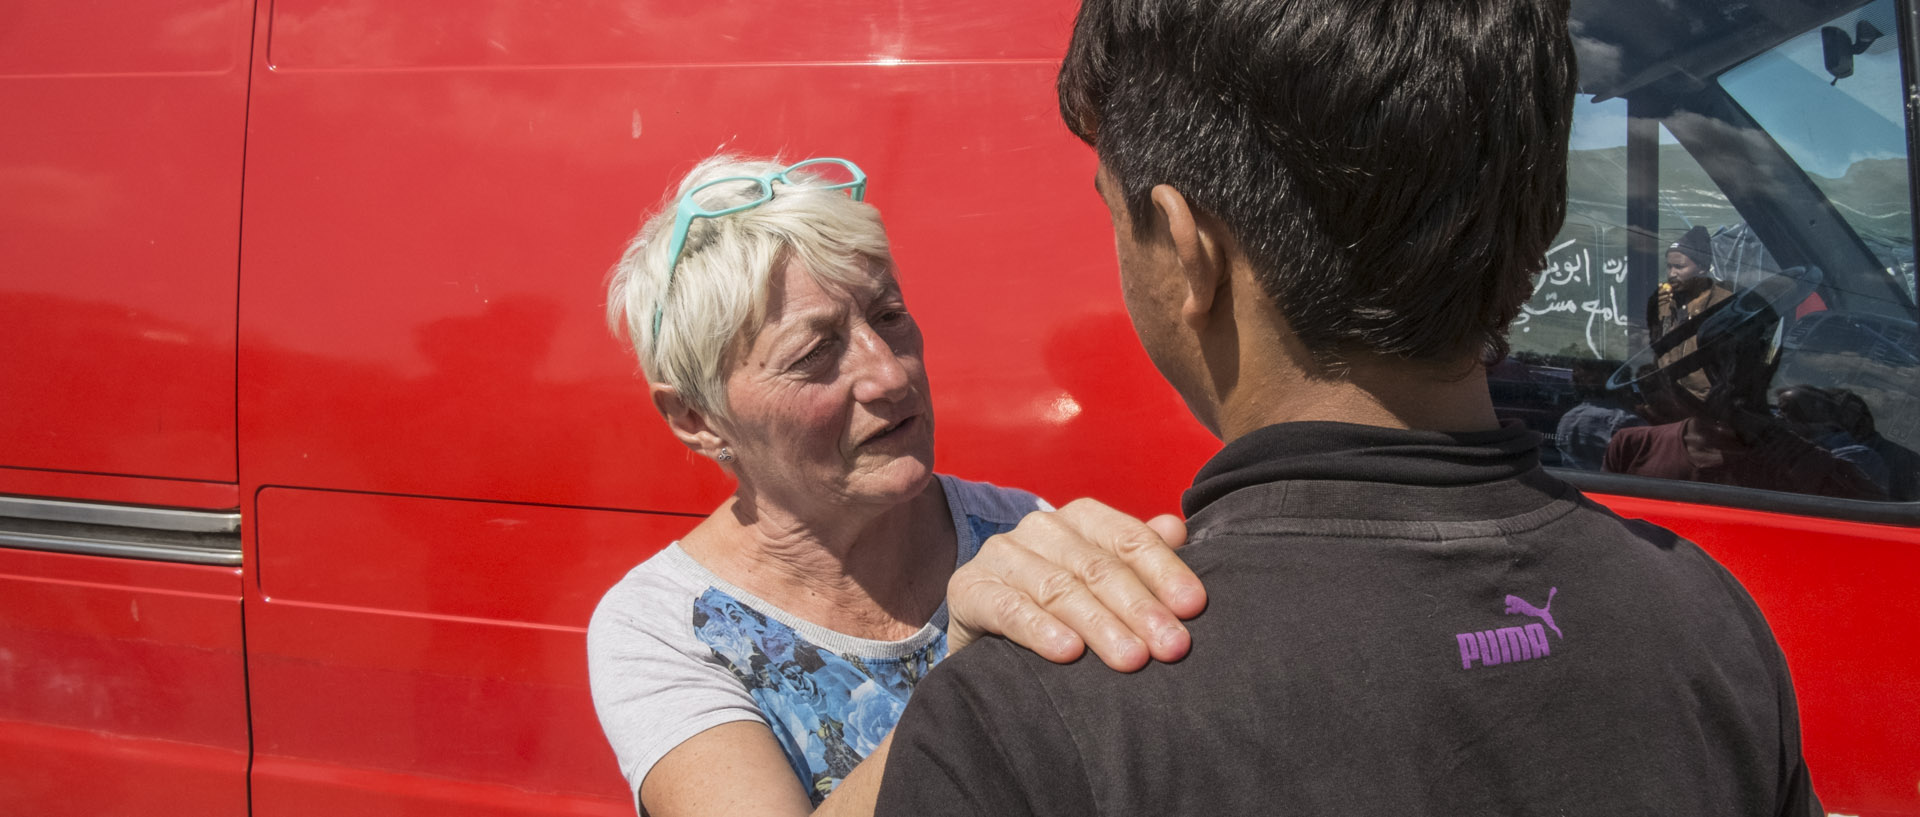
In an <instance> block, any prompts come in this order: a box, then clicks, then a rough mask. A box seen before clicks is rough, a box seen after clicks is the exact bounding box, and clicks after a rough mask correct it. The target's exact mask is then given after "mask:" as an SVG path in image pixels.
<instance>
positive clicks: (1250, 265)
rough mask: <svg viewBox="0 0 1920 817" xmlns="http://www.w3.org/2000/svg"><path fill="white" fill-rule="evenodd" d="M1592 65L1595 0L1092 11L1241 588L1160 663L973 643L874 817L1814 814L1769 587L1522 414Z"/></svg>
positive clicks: (1162, 340) (1066, 69) (1071, 67)
mask: <svg viewBox="0 0 1920 817" xmlns="http://www.w3.org/2000/svg"><path fill="white" fill-rule="evenodd" d="M1575 87H1576V83H1575V76H1574V67H1573V53H1572V46H1571V43H1570V41H1569V36H1568V30H1567V4H1566V2H1564V0H1559V1H1556V0H1452V2H1424V1H1415V0H1086V2H1085V4H1084V6H1083V7H1082V8H1081V11H1080V14H1079V18H1078V20H1077V22H1076V25H1075V30H1074V34H1073V40H1072V43H1071V45H1070V46H1069V49H1068V55H1067V58H1066V62H1065V65H1064V66H1063V67H1062V69H1061V72H1060V79H1059V91H1060V105H1061V110H1062V112H1063V114H1064V115H1065V118H1066V121H1067V124H1068V127H1069V128H1071V129H1072V130H1073V131H1074V133H1076V134H1077V135H1079V136H1080V137H1081V138H1082V139H1084V140H1085V141H1087V142H1088V143H1089V144H1090V145H1092V146H1093V147H1094V149H1095V151H1096V152H1097V153H1098V155H1099V160H1100V166H1099V174H1098V177H1097V181H1096V186H1097V188H1098V190H1099V193H1100V195H1101V197H1102V198H1103V199H1104V200H1105V202H1106V205H1107V207H1108V209H1109V210H1110V212H1111V214H1112V217H1113V229H1114V237H1115V243H1116V245H1117V249H1118V255H1119V266H1120V280H1121V288H1122V291H1123V295H1124V298H1125V301H1126V305H1127V310H1128V312H1129V314H1130V316H1131V318H1132V320H1133V324H1134V328H1135V330H1136V331H1137V333H1138V334H1139V337H1140V341H1141V343H1142V344H1143V345H1144V346H1145V348H1146V350H1147V353H1148V355H1149V356H1150V357H1151V358H1152V359H1153V361H1154V364H1155V365H1156V367H1157V368H1158V369H1159V371H1160V373H1161V374H1162V375H1163V376H1165V377H1166V379H1167V380H1168V381H1169V382H1170V383H1171V384H1172V385H1173V387H1174V388H1175V389H1176V390H1178V391H1179V392H1180V394H1181V395H1182V396H1183V397H1184V398H1185V399H1186V402H1187V405H1188V406H1189V408H1190V409H1191V410H1192V411H1193V413H1194V416H1195V417H1196V418H1198V419H1199V421H1200V422H1201V423H1202V424H1204V425H1205V426H1206V427H1207V428H1208V429H1210V430H1211V431H1213V432H1214V434H1216V435H1217V436H1219V437H1220V439H1221V440H1222V441H1223V442H1224V443H1225V445H1224V447H1223V448H1222V450H1221V451H1220V452H1219V453H1218V454H1217V455H1216V456H1215V457H1214V458H1213V459H1212V460H1211V461H1210V462H1209V463H1208V464H1207V465H1206V466H1205V467H1204V468H1203V469H1202V470H1201V471H1200V473H1199V475H1198V476H1197V477H1196V478H1195V480H1194V484H1193V487H1192V488H1191V489H1190V490H1189V491H1187V493H1186V494H1185V496H1184V497H1183V499H1182V510H1183V511H1184V512H1185V515H1186V516H1187V518H1188V525H1189V528H1190V531H1191V533H1190V536H1189V539H1188V544H1187V545H1186V546H1185V547H1184V548H1183V549H1182V550H1181V551H1180V552H1181V554H1182V558H1184V559H1186V560H1187V562H1188V563H1189V564H1191V565H1192V566H1193V567H1194V568H1195V570H1196V572H1197V573H1198V574H1199V575H1200V577H1201V579H1202V580H1203V581H1204V582H1205V583H1206V585H1207V591H1208V599H1209V602H1208V608H1207V610H1206V612H1204V613H1203V614H1201V615H1200V616H1199V617H1198V618H1196V619H1194V620H1192V621H1190V622H1188V627H1189V630H1190V631H1191V633H1192V644H1193V647H1192V651H1191V653H1190V654H1189V655H1188V656H1187V658H1185V659H1184V660H1182V661H1179V662H1177V663H1172V664H1152V665H1150V666H1148V667H1147V668H1146V669H1144V670H1141V671H1140V672H1138V673H1135V674H1131V675H1122V674H1116V673H1113V672H1110V671H1107V670H1106V669H1105V668H1104V667H1103V666H1102V665H1101V664H1100V663H1099V662H1098V661H1094V660H1089V659H1083V660H1081V661H1080V662H1079V663H1076V664H1070V665H1054V664H1051V663H1049V662H1048V661H1046V660H1044V659H1042V658H1039V657H1037V656H1035V655H1033V654H1030V653H1027V652H1025V651H1023V650H1020V649H1018V648H1015V647H1013V646H1012V645H1011V644H1010V643H1008V642H1005V641H1002V640H999V639H988V640H984V641H982V642H980V643H978V644H976V645H975V646H973V647H972V648H970V649H969V650H967V651H965V652H963V653H961V654H959V655H957V656H955V657H954V658H953V659H952V660H951V661H949V662H947V663H945V664H942V665H941V666H940V667H939V668H937V669H935V670H934V671H933V672H932V673H930V674H929V675H928V677H927V678H926V679H925V680H924V681H923V682H922V684H921V685H920V686H919V687H918V688H917V690H916V692H915V694H914V698H913V700H912V703H911V704H910V705H909V706H908V708H907V711H906V714H905V717H904V718H903V719H902V721H901V722H900V726H899V729H898V731H897V732H896V733H895V735H894V740H893V747H892V756H891V758H890V760H889V762H888V764H887V769H886V776H885V779H884V782H883V784H882V786H881V792H880V804H879V806H880V807H879V812H878V813H880V814H882V815H963V814H964V815H994V816H995V817H1001V816H1002V815H1026V814H1031V815H1083V814H1084V815H1092V814H1102V815H1129V814H1140V815H1219V814H1314V815H1346V814H1352V815H1362V814H1366V815H1374V814H1393V815H1422V814H1429V815H1481V814H1552V815H1563V814H1564V815H1627V814H1662V815H1673V814H1690V815H1708V814H1712V815H1728V814H1733V815H1785V814H1794V815H1801V814H1807V815H1811V814H1817V813H1818V804H1817V803H1816V802H1815V800H1814V797H1813V792H1812V790H1811V786H1810V783H1809V781H1808V775H1807V769H1806V766H1805V764H1804V762H1803V760H1802V758H1801V752H1800V736H1799V721H1798V713H1797V711H1796V708H1795V703H1794V697H1793V690H1792V687H1791V684H1790V682H1789V680H1788V677H1787V668H1786V664H1785V661H1784V659H1783V657H1782V656H1781V653H1780V649H1779V647H1778V646H1777V645H1776V644H1775V642H1774V639H1773V636H1772V634H1771V632H1770V631H1769V630H1768V627H1767V624H1766V622H1765V621H1764V619H1763V618H1762V617H1761V614H1760V612H1759V610H1758V609H1757V608H1756V607H1755V606H1754V603H1753V601H1752V600H1751V599H1750V598H1749V597H1748V596H1747V594H1746V592H1745V591H1744V590H1742V589H1741V587H1740V585H1739V584H1738V583H1737V582H1736V581H1735V580H1734V579H1733V577H1732V576H1731V575H1729V574H1728V573H1727V572H1726V570H1724V569H1723V568H1721V567H1720V566H1719V565H1718V564H1716V563H1715V562H1714V561H1713V560H1712V559H1711V558H1709V557H1708V556H1707V555H1706V554H1705V553H1703V552H1702V551H1701V550H1700V549H1699V548H1698V547H1696V546H1694V545H1693V544H1691V543H1689V542H1686V541H1684V540H1681V539H1679V538H1677V537H1676V536H1674V535H1673V534H1671V533H1669V532H1667V531H1665V530H1662V529H1660V528H1657V527H1654V526H1652V525H1648V524H1644V523H1639V522H1625V521H1622V520H1621V519H1619V518H1618V517H1616V516H1614V515H1613V514H1611V513H1609V512H1608V511H1607V510H1605V509H1604V508H1602V507H1600V506H1598V505H1596V504H1594V503H1593V502H1591V501H1589V500H1588V499H1586V498H1585V497H1584V496H1582V495H1581V494H1580V493H1579V492H1578V491H1576V490H1574V489H1573V488H1571V487H1569V486H1568V485H1566V484H1565V483H1562V482H1560V481H1559V480H1558V479H1556V478H1554V477H1553V476H1551V475H1549V474H1547V473H1546V472H1545V471H1543V470H1542V469H1541V468H1540V466H1539V461H1538V456H1537V453H1536V446H1537V438H1536V436H1535V435H1534V434H1533V433H1531V432H1529V431H1526V430H1524V429H1521V428H1516V427H1502V426H1501V425H1500V424H1499V423H1498V422H1497V421H1496V420H1495V417H1494V412H1493V406H1492V403H1491V401H1490V399H1489V396H1488V392H1487V383H1486V374H1485V368H1484V365H1483V364H1484V363H1485V362H1486V361H1490V360H1496V359H1498V358H1499V357H1501V356H1503V355H1504V354H1505V352H1506V349H1507V344H1506V338H1505V336H1506V331H1507V328H1508V325H1509V323H1510V322H1511V321H1512V320H1513V318H1514V316H1515V314H1516V313H1517V312H1518V311H1519V309H1520V306H1521V304H1522V303H1524V302H1525V301H1526V299H1527V298H1528V296H1529V294H1530V293H1531V292H1532V289H1533V288H1532V282H1533V278H1534V276H1535V275H1536V274H1537V273H1538V272H1539V269H1540V267H1541V264H1542V261H1541V259H1542V258H1543V257H1544V255H1545V254H1546V250H1547V247H1548V245H1549V242H1550V240H1551V239H1552V238H1553V237H1554V235H1555V233H1556V232H1557V231H1558V229H1559V227H1560V224H1561V221H1562V218H1563V217H1564V215H1565V210H1566V203H1565V202H1566V178H1565V177H1566V151H1567V138H1568V129H1569V123H1570V121H1571V118H1572V103H1573V94H1574V91H1575ZM1143 444H1147V445H1151V444H1152V443H1151V441H1143ZM1061 524H1063V523H1061V522H1059V521H1058V519H1057V518H1052V517H1049V515H1045V514H1039V515H1035V516H1032V517H1029V518H1028V520H1027V522H1024V523H1022V526H1021V529H1020V530H1016V531H1015V532H1014V533H1013V534H1012V536H1015V537H1018V536H1021V535H1023V534H1022V532H1023V531H1026V532H1027V533H1028V534H1029V535H1048V534H1049V533H1057V532H1058V531H1057V530H1054V531H1049V530H1048V527H1049V526H1053V527H1054V528H1058V527H1059V526H1060V525H1061Z"/></svg>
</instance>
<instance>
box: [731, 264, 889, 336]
mask: <svg viewBox="0 0 1920 817" xmlns="http://www.w3.org/2000/svg"><path fill="white" fill-rule="evenodd" d="M795 274H798V275H799V276H803V277H804V280H806V281H807V282H809V283H811V284H812V285H814V286H816V287H818V288H819V290H820V291H821V292H823V293H824V294H825V295H826V296H827V297H829V298H833V299H836V300H844V301H850V302H852V303H856V304H864V303H871V302H873V301H877V300H881V299H884V298H889V297H892V298H899V297H901V294H900V284H899V281H898V279H896V278H895V277H894V271H893V261H892V259H886V258H874V257H869V256H860V257H859V259H858V261H857V262H856V263H853V264H845V265H841V264H809V263H807V262H806V261H805V260H804V259H802V258H800V257H799V256H798V254H796V253H788V254H787V255H786V257H785V258H783V259H782V260H781V262H780V263H779V264H776V265H775V266H774V270H773V273H772V274H771V275H768V276H767V285H766V291H765V293H764V296H765V297H762V298H760V299H759V300H758V304H757V306H758V307H759V308H758V309H756V310H755V311H754V314H752V315H749V316H747V322H746V324H745V325H744V326H742V327H740V331H739V333H738V334H736V335H735V337H734V342H733V344H731V346H730V348H729V349H728V350H727V357H728V359H729V360H732V361H735V362H736V363H737V362H738V361H740V359H741V353H742V352H744V351H745V350H746V349H749V348H752V346H753V344H754V343H755V342H756V341H757V340H758V339H759V337H760V335H761V334H762V333H764V332H765V331H766V330H767V327H768V326H770V325H773V324H776V323H781V322H783V321H785V320H787V319H789V318H792V317H795V316H794V315H792V314H790V313H791V310H792V306H793V304H792V302H791V299H790V298H789V295H790V293H789V292H788V288H789V286H790V284H789V282H790V281H794V280H796V279H795V277H794V275H795Z"/></svg>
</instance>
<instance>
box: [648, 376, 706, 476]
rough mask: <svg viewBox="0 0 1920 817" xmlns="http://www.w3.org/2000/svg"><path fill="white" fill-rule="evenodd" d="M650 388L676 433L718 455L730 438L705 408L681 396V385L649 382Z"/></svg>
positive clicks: (682, 439)
mask: <svg viewBox="0 0 1920 817" xmlns="http://www.w3.org/2000/svg"><path fill="white" fill-rule="evenodd" d="M647 392H648V396H650V397H652V398H653V407H654V408H655V409H657V410H658V411H659V412H660V416H661V417H665V418H666V419H667V427H668V428H670V429H673V436H675V437H678V438H680V442H681V443H683V444H685V445H686V446H687V447H688V448H691V449H693V450H694V451H696V452H698V453H700V454H701V455H702V456H707V457H715V458H718V455H719V453H720V450H721V449H722V448H723V447H725V445H726V440H725V439H724V438H723V435H722V434H721V433H720V430H719V429H718V428H715V427H714V425H713V423H712V422H710V421H709V420H708V418H707V415H706V413H705V412H702V411H700V410H699V409H696V408H694V407H693V406H692V405H691V404H689V403H688V402H687V401H686V399H685V398H683V397H681V396H680V390H679V389H676V388H674V387H672V386H669V385H667V384H665V383H648V384H647Z"/></svg>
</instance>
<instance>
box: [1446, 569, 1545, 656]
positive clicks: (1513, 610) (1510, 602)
mask: <svg viewBox="0 0 1920 817" xmlns="http://www.w3.org/2000/svg"><path fill="white" fill-rule="evenodd" d="M1559 593H1560V588H1558V587H1549V588H1547V603H1546V606H1545V607H1535V606H1533V603H1532V602H1529V601H1527V600H1526V599H1523V598H1520V597H1519V596H1508V597H1507V609H1506V611H1505V613H1506V614H1507V615H1510V616H1532V617H1534V618H1537V619H1540V621H1541V624H1528V625H1525V626H1523V627H1500V628H1497V629H1492V630H1483V631H1480V632H1473V633H1460V634H1459V635H1456V636H1454V640H1455V641H1456V642H1457V643H1458V644H1459V646H1460V668H1461V669H1473V662H1475V661H1479V662H1480V666H1482V667H1494V666H1499V665H1501V664H1510V663H1513V662H1515V661H1531V660H1533V659H1535V658H1545V657H1547V656H1549V655H1552V654H1553V645H1552V643H1551V642H1549V641H1547V628H1548V627H1551V628H1553V634H1554V635H1557V636H1559V637H1560V640H1562V641H1565V640H1566V639H1567V636H1566V634H1565V633H1562V632H1560V625H1558V624H1555V623H1554V622H1553V612H1552V611H1553V597H1554V596H1556V595H1558V594H1559ZM1542 624H1544V625H1545V626H1542Z"/></svg>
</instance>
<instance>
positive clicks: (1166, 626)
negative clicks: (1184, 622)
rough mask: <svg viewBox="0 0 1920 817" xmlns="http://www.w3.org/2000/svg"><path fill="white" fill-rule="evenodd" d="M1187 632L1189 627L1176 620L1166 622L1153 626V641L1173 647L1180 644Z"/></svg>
mask: <svg viewBox="0 0 1920 817" xmlns="http://www.w3.org/2000/svg"><path fill="white" fill-rule="evenodd" d="M1186 634H1187V628H1185V627H1182V626H1180V625H1179V624H1176V623H1174V622H1170V621H1169V622H1164V623H1162V624H1160V625H1159V626H1157V627H1154V628H1153V642H1154V643H1155V644H1158V645H1160V646H1161V647H1165V648H1168V649H1172V648H1174V647H1178V646H1180V642H1181V641H1182V640H1184V638H1185V636H1186Z"/></svg>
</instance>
